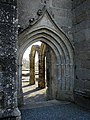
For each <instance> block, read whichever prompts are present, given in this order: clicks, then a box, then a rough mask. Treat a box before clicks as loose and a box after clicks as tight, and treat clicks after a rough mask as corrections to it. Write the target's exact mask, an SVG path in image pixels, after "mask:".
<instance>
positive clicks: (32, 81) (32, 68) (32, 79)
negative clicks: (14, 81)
mask: <svg viewBox="0 0 90 120" xmlns="http://www.w3.org/2000/svg"><path fill="white" fill-rule="evenodd" d="M29 83H30V85H34V84H35V56H33V55H32V54H30V82H29Z"/></svg>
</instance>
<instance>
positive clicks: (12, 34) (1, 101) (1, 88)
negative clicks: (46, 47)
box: [0, 0, 20, 120]
mask: <svg viewBox="0 0 90 120" xmlns="http://www.w3.org/2000/svg"><path fill="white" fill-rule="evenodd" d="M16 5H17V4H16V0H13V1H12V0H0V119H1V118H2V117H3V119H9V118H11V116H12V119H13V120H16V118H17V119H18V120H19V119H20V112H19V110H18V108H17V90H16V71H17V67H16V66H17V47H16V45H17V7H16Z"/></svg>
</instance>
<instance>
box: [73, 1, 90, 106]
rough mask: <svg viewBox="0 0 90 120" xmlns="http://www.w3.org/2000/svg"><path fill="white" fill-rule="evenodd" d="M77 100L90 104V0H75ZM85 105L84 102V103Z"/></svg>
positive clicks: (74, 26) (86, 104) (74, 28)
mask: <svg viewBox="0 0 90 120" xmlns="http://www.w3.org/2000/svg"><path fill="white" fill-rule="evenodd" d="M73 32H74V34H73V37H74V43H75V71H76V72H75V100H76V101H77V102H79V103H82V102H85V101H86V103H85V106H86V107H88V105H90V102H89V101H88V100H90V1H89V0H73ZM83 105H84V104H83Z"/></svg>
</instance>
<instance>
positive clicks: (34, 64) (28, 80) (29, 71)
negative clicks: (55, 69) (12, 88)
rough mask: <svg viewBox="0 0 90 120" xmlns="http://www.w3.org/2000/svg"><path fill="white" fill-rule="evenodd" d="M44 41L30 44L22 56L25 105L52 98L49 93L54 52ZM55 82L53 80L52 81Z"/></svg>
mask: <svg viewBox="0 0 90 120" xmlns="http://www.w3.org/2000/svg"><path fill="white" fill-rule="evenodd" d="M52 53H53V51H52V50H51V48H50V47H49V46H48V45H47V44H45V43H44V42H40V41H38V42H35V43H33V44H32V45H30V46H29V47H28V48H27V49H26V51H25V52H24V54H23V58H22V91H23V102H24V105H26V104H31V103H35V102H42V101H46V100H47V99H51V98H50V96H48V95H47V91H48V89H49V87H48V86H49V84H51V82H50V79H52V81H53V78H52V77H51V76H52V75H51V74H52V73H50V69H51V67H52V66H54V65H53V64H52V62H51V61H53V60H51V59H52V58H51V57H53V56H54V53H53V54H52ZM52 83H53V82H52Z"/></svg>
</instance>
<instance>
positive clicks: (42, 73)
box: [38, 43, 46, 88]
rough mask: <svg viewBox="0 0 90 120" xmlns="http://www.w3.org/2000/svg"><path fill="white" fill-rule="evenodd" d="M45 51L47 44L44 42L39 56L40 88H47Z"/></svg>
mask: <svg viewBox="0 0 90 120" xmlns="http://www.w3.org/2000/svg"><path fill="white" fill-rule="evenodd" d="M45 51H46V45H45V44H43V43H42V44H41V47H40V56H39V81H38V87H39V88H45Z"/></svg>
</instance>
